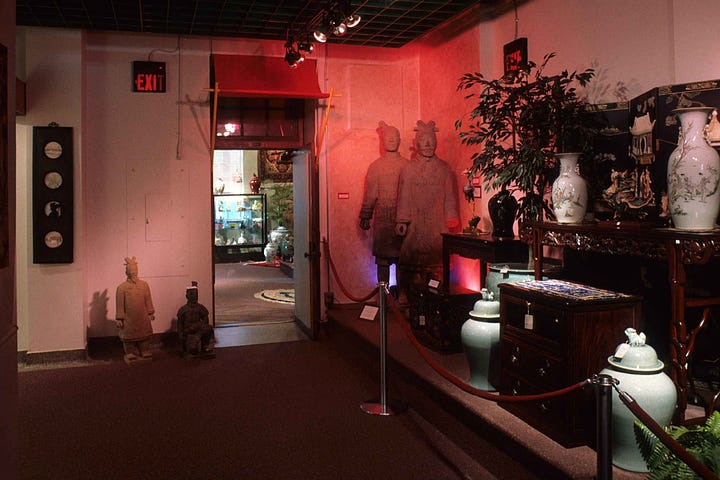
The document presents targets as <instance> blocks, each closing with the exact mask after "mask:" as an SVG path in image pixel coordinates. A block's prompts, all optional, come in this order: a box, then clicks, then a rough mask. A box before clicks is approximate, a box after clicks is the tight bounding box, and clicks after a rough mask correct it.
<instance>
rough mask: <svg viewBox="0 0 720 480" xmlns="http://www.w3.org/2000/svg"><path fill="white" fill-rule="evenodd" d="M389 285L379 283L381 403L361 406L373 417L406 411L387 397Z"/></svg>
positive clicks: (369, 402)
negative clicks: (391, 402)
mask: <svg viewBox="0 0 720 480" xmlns="http://www.w3.org/2000/svg"><path fill="white" fill-rule="evenodd" d="M386 295H387V283H386V282H379V283H378V296H379V297H380V401H379V402H378V401H368V402H364V403H363V404H361V405H360V408H361V409H362V411H363V412H365V413H369V414H371V415H394V414H396V413H400V412H401V411H402V410H404V405H402V404H400V403H398V402H393V405H392V406H391V405H390V402H389V401H388V396H387V308H386V307H387V298H386Z"/></svg>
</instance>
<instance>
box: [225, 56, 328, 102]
mask: <svg viewBox="0 0 720 480" xmlns="http://www.w3.org/2000/svg"><path fill="white" fill-rule="evenodd" d="M316 63H317V62H316V61H315V60H311V59H306V60H305V61H304V62H303V63H302V65H298V67H297V68H290V67H289V66H288V64H287V63H286V62H285V60H284V59H283V58H280V57H262V56H252V55H219V54H213V55H212V69H213V72H214V78H215V81H216V82H217V83H218V89H219V90H220V96H225V97H283V98H327V97H329V96H330V94H328V93H323V92H321V91H320V86H319V85H318V80H317V70H316Z"/></svg>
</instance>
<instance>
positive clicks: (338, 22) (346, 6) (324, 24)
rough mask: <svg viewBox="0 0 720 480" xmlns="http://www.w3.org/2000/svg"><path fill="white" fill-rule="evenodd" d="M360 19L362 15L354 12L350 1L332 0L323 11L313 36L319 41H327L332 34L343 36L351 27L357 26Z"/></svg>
mask: <svg viewBox="0 0 720 480" xmlns="http://www.w3.org/2000/svg"><path fill="white" fill-rule="evenodd" d="M360 20H361V17H360V15H358V14H356V13H353V12H352V10H351V6H350V2H349V1H347V0H342V1H331V2H329V3H328V6H327V7H326V9H325V11H324V12H322V21H321V22H320V23H319V24H318V25H317V26H316V27H315V29H314V30H313V36H314V37H315V40H317V41H318V42H322V43H325V42H327V40H328V37H329V36H330V34H332V35H335V36H336V37H342V36H343V35H345V34H346V33H347V31H348V29H349V28H353V27H356V26H357V25H358V24H359V23H360Z"/></svg>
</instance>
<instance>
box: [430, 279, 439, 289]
mask: <svg viewBox="0 0 720 480" xmlns="http://www.w3.org/2000/svg"><path fill="white" fill-rule="evenodd" d="M439 286H440V281H439V280H435V279H432V280H430V281H429V282H428V287H430V288H438V287H439Z"/></svg>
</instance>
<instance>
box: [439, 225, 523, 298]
mask: <svg viewBox="0 0 720 480" xmlns="http://www.w3.org/2000/svg"><path fill="white" fill-rule="evenodd" d="M442 237H443V284H444V285H450V255H453V254H455V255H459V256H461V257H464V258H471V259H479V260H480V285H482V286H484V285H485V277H486V276H487V264H488V263H498V262H527V260H528V256H529V255H528V252H529V249H528V246H527V244H525V243H523V242H522V241H521V240H520V239H518V238H500V237H494V236H492V235H491V234H489V233H481V234H469V233H443V234H442Z"/></svg>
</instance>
